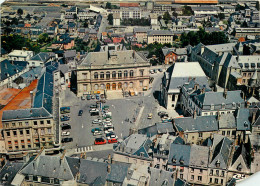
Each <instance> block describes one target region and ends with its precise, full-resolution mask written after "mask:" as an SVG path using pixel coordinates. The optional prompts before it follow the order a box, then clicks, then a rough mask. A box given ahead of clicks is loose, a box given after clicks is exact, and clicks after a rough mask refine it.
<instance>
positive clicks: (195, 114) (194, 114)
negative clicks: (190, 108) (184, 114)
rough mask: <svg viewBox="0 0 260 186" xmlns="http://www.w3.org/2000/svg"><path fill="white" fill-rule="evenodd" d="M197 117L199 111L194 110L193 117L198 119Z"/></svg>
mask: <svg viewBox="0 0 260 186" xmlns="http://www.w3.org/2000/svg"><path fill="white" fill-rule="evenodd" d="M196 117H197V111H196V110H194V112H193V118H194V119H196Z"/></svg>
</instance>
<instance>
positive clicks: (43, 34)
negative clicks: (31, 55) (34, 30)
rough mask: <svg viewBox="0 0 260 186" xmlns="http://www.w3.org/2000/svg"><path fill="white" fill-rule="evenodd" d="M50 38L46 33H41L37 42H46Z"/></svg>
mask: <svg viewBox="0 0 260 186" xmlns="http://www.w3.org/2000/svg"><path fill="white" fill-rule="evenodd" d="M49 40H50V38H49V36H48V34H47V33H42V34H40V35H39V38H38V42H39V43H47V42H48V41H49Z"/></svg>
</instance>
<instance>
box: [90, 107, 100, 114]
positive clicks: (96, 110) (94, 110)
mask: <svg viewBox="0 0 260 186" xmlns="http://www.w3.org/2000/svg"><path fill="white" fill-rule="evenodd" d="M89 112H90V113H91V112H99V110H98V109H96V108H93V109H90V110H89Z"/></svg>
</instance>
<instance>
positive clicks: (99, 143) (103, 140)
mask: <svg viewBox="0 0 260 186" xmlns="http://www.w3.org/2000/svg"><path fill="white" fill-rule="evenodd" d="M106 143H107V140H106V139H104V138H96V139H95V142H94V144H95V145H103V144H106Z"/></svg>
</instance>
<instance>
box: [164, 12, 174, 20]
mask: <svg viewBox="0 0 260 186" xmlns="http://www.w3.org/2000/svg"><path fill="white" fill-rule="evenodd" d="M163 19H164V20H165V21H169V20H171V19H172V18H171V15H170V14H169V12H168V11H167V12H165V13H164V14H163Z"/></svg>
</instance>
